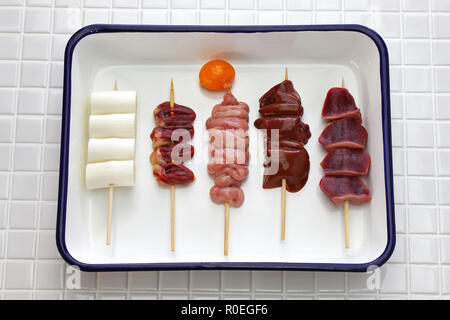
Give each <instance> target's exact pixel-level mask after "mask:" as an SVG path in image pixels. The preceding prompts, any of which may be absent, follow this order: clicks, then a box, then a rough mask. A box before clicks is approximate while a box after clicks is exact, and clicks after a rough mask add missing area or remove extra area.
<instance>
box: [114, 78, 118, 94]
mask: <svg viewBox="0 0 450 320" xmlns="http://www.w3.org/2000/svg"><path fill="white" fill-rule="evenodd" d="M117 90H119V89H118V88H117V80H114V91H117Z"/></svg>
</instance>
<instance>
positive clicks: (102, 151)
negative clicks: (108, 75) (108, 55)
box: [86, 81, 136, 245]
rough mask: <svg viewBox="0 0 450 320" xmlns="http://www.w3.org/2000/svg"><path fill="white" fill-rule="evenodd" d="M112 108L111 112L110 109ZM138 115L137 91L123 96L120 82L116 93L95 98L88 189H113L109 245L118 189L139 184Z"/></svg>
mask: <svg viewBox="0 0 450 320" xmlns="http://www.w3.org/2000/svg"><path fill="white" fill-rule="evenodd" d="M116 97H117V99H116ZM108 105H111V106H112V109H111V110H107V106H108ZM106 111H109V112H111V111H112V112H115V113H113V114H111V113H110V114H106ZM135 112H136V92H134V91H123V92H120V93H119V91H118V89H117V81H115V84H114V91H106V92H95V93H93V94H92V96H91V115H90V117H89V143H88V157H87V158H88V159H87V160H88V161H87V162H88V163H87V165H86V187H87V189H88V190H93V189H101V188H108V189H109V192H108V194H109V195H108V212H107V222H106V245H110V244H111V225H112V212H113V198H114V188H115V187H118V186H120V187H128V186H133V185H134V184H135V163H134V154H135V136H136V126H135V117H136V115H135ZM118 113H120V114H118Z"/></svg>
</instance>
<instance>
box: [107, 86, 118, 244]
mask: <svg viewBox="0 0 450 320" xmlns="http://www.w3.org/2000/svg"><path fill="white" fill-rule="evenodd" d="M114 91H118V88H117V80H115V81H114ZM113 198H114V184H113V183H111V184H110V185H109V193H108V221H107V226H106V245H107V246H109V245H110V244H111V225H112V210H113Z"/></svg>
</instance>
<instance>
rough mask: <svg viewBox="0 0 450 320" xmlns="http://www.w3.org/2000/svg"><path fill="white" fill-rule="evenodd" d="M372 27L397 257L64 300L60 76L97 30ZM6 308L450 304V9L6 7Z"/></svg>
mask: <svg viewBox="0 0 450 320" xmlns="http://www.w3.org/2000/svg"><path fill="white" fill-rule="evenodd" d="M112 22H114V23H145V24H242V25H252V24H308V23H360V24H365V25H367V26H369V27H371V28H374V29H375V30H376V31H378V32H380V33H381V34H382V36H384V38H385V40H386V42H387V45H388V47H389V53H390V61H391V91H392V118H393V122H392V130H393V145H394V150H393V151H394V152H393V154H394V174H395V177H394V180H395V181H394V182H395V197H396V216H397V234H398V241H397V248H396V250H395V252H394V255H393V256H392V258H391V259H390V261H389V262H388V263H387V264H386V265H385V266H384V267H383V268H382V269H381V288H380V289H379V290H369V289H367V286H366V280H367V278H368V277H369V275H368V274H352V273H347V274H346V273H314V272H279V271H269V272H261V271H255V272H251V271H234V272H232V271H223V272H221V271H191V272H189V271H174V272H167V271H164V272H142V273H134V272H131V273H97V274H96V273H83V274H82V277H81V289H79V290H70V289H67V288H66V281H65V279H66V275H65V274H66V271H65V269H66V265H65V264H64V263H63V261H62V260H61V258H59V255H58V253H57V250H56V246H55V243H54V236H55V235H54V226H55V221H56V218H55V215H56V199H57V178H58V172H57V171H58V166H59V164H58V161H59V159H58V157H59V145H58V143H59V140H60V138H59V134H60V128H61V116H60V115H61V93H62V70H63V69H62V67H63V53H64V47H65V44H66V42H67V40H68V38H69V37H70V34H71V33H73V32H74V31H76V30H77V29H78V28H79V27H81V26H82V25H86V24H91V23H112ZM0 297H1V298H3V299H32V298H34V299H64V298H66V299H125V298H127V299H177V298H181V299H186V298H192V299H263V298H274V299H314V298H315V299H361V298H366V299H398V298H400V299H405V298H411V299H414V298H438V299H439V298H446V299H449V298H450V1H449V0H316V1H312V0H301V1H300V0H284V1H283V0H280V1H277V0H126V1H125V0H2V1H0Z"/></svg>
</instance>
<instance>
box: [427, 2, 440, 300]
mask: <svg viewBox="0 0 450 320" xmlns="http://www.w3.org/2000/svg"><path fill="white" fill-rule="evenodd" d="M427 4H428V39H429V53H430V66H429V67H430V71H431V104H432V108H433V133H434V137H433V138H434V141H433V142H434V148H433V149H434V150H433V153H434V179H435V190H436V197H435V201H436V207H437V208H436V224H437V226H436V227H437V228H436V235H437V237H436V240H437V250H438V255H437V258H438V261H437V266H438V281H439V283H438V285H439V297H440V298H442V294H443V293H442V291H443V288H442V279H443V275H442V257H441V234H440V228H441V225H440V207H439V200H440V199H439V189H440V188H439V174H438V170H439V163H438V157H439V153H438V148H437V146H438V138H437V137H438V133H437V127H438V126H437V124H438V123H437V121H436V117H437V116H436V97H435V92H436V88H435V76H436V74H435V72H434V49H433V33H434V32H433V31H434V24H433V15H432V11H431V6H432V1H431V0H428V1H427Z"/></svg>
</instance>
